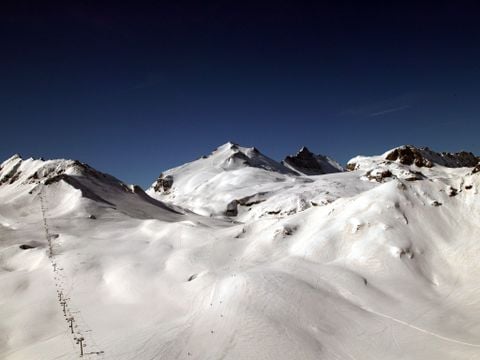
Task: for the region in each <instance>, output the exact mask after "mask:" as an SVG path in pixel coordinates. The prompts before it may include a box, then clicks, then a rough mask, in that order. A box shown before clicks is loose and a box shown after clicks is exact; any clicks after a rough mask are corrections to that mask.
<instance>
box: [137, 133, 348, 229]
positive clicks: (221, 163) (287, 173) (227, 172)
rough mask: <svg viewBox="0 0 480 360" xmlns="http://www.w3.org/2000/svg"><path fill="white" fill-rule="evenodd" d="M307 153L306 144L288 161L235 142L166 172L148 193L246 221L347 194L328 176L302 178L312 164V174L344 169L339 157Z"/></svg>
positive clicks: (198, 210)
mask: <svg viewBox="0 0 480 360" xmlns="http://www.w3.org/2000/svg"><path fill="white" fill-rule="evenodd" d="M307 151H308V150H307V149H306V148H303V149H302V150H301V151H300V152H299V153H298V154H297V155H296V156H293V157H291V156H290V157H287V158H286V161H284V162H283V164H282V163H279V162H276V161H275V160H272V159H270V158H269V157H267V156H265V155H263V154H262V153H261V152H260V151H259V150H257V149H256V148H245V147H242V146H239V145H237V144H234V143H231V142H229V143H226V144H224V145H222V146H220V147H219V148H217V149H216V150H215V151H213V152H212V154H210V155H209V156H205V157H202V158H200V159H198V160H195V161H193V162H190V163H188V164H185V165H182V166H179V167H177V168H174V169H171V170H168V171H165V172H163V173H162V174H161V175H160V177H159V178H158V179H157V181H156V182H155V183H153V184H152V186H151V187H150V188H149V189H148V190H147V193H148V194H149V195H150V196H152V197H153V198H156V199H158V200H161V201H164V202H166V203H168V204H172V205H176V206H180V207H183V208H187V209H190V210H191V211H193V212H196V213H198V214H201V215H205V216H220V215H226V216H233V217H235V218H236V220H246V219H251V218H260V217H264V216H271V215H285V214H293V213H295V212H297V211H302V210H305V209H307V208H309V207H311V206H314V205H317V204H323V203H327V202H330V201H333V200H334V199H336V198H338V197H339V196H340V193H341V194H344V189H343V186H342V189H341V191H340V193H339V192H338V191H337V190H336V188H335V186H333V187H332V186H331V183H332V181H328V185H327V184H325V183H324V182H323V180H325V178H322V179H320V178H318V179H316V178H314V177H306V176H299V175H303V174H304V173H305V172H308V171H307V168H308V167H309V166H310V172H320V171H323V172H324V173H327V172H331V173H333V172H338V171H340V170H341V166H340V165H338V164H337V163H336V162H335V161H334V160H331V159H329V158H326V157H323V156H316V155H313V154H311V153H310V152H308V153H307ZM347 177H348V176H347ZM314 180H318V181H314ZM312 183H314V184H312ZM307 184H308V185H307ZM327 188H328V189H327ZM355 191H356V190H353V192H355ZM349 193H352V192H349Z"/></svg>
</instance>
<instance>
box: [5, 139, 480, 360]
mask: <svg viewBox="0 0 480 360" xmlns="http://www.w3.org/2000/svg"><path fill="white" fill-rule="evenodd" d="M302 156H303V155H302ZM309 158H311V157H310V156H309ZM314 158H315V157H314ZM294 164H297V165H296V166H295V168H293V167H290V168H289V167H287V166H285V165H283V164H281V163H278V162H276V161H274V160H272V159H270V158H268V157H267V156H265V155H262V154H261V153H260V152H259V151H258V150H256V149H254V148H244V147H241V146H239V145H235V144H232V143H228V144H225V145H223V146H221V147H219V148H218V149H217V150H216V151H214V152H213V153H212V154H211V155H209V156H208V157H204V158H201V159H199V160H196V161H193V162H191V163H188V164H185V165H183V166H180V167H177V168H174V169H171V170H168V171H165V172H163V174H162V175H161V176H160V178H159V179H158V180H157V181H156V182H155V183H154V184H153V185H152V187H151V188H150V189H149V190H148V191H147V193H148V194H149V195H151V196H152V197H154V198H155V199H153V198H150V197H149V196H148V195H147V194H145V193H143V192H142V191H141V190H140V189H138V188H136V187H131V186H127V185H125V184H124V183H122V182H121V181H120V180H118V179H116V178H114V177H111V176H109V175H107V174H102V173H101V172H99V171H97V170H94V169H93V168H91V167H89V166H88V165H85V164H82V163H79V162H76V161H71V160H48V161H43V160H33V159H27V160H22V159H21V158H19V157H18V156H15V157H12V158H10V159H9V160H7V161H5V162H4V163H3V164H2V165H1V169H0V184H1V185H0V277H1V284H2V285H1V291H0V303H1V306H0V319H1V321H0V358H2V359H7V360H18V359H74V358H77V357H78V356H79V353H80V352H79V349H80V347H79V346H80V345H79V343H78V341H79V339H80V338H83V340H82V344H83V345H84V346H83V347H82V349H83V351H84V358H91V359H96V358H99V359H115V360H126V359H201V360H204V359H212V360H213V359H232V360H233V359H235V360H237V359H242V360H243V359H279V360H282V359H285V360H287V359H312V360H313V359H315V360H317V359H326V360H333V359H345V360H351V359H355V360H367V359H368V360H370V359H413V360H424V359H439V360H451V359H456V360H457V359H459V360H467V359H468V360H471V359H477V358H480V340H479V339H480V325H479V324H480V287H479V286H478V279H477V277H478V276H477V274H479V273H480V262H478V255H479V254H480V242H479V241H478V238H479V236H480V223H479V222H478V219H479V218H480V201H479V199H480V171H479V170H478V166H479V165H478V158H476V157H475V156H474V155H473V154H469V153H458V154H450V155H447V154H443V153H434V152H432V151H431V150H427V149H420V148H414V147H411V146H406V147H400V148H396V149H392V150H390V151H387V152H386V153H384V154H382V155H379V156H363V157H355V158H354V159H352V160H351V161H350V162H349V163H348V168H349V169H350V171H347V172H336V173H331V174H326V175H305V172H304V171H299V166H298V162H295V161H294ZM301 164H302V163H301ZM303 167H304V168H305V166H303ZM309 167H310V165H307V166H306V168H309ZM339 170H340V169H339ZM299 173H301V174H300V175H299ZM92 215H93V216H92ZM60 294H61V295H60ZM62 301H63V303H62ZM62 304H63V305H62ZM68 319H72V320H68ZM70 324H71V325H72V327H71V328H70V327H69V325H70ZM72 332H73V334H72Z"/></svg>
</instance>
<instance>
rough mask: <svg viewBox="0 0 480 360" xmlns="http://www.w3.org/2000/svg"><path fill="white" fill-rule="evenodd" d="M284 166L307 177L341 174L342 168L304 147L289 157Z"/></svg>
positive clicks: (284, 161)
mask: <svg viewBox="0 0 480 360" xmlns="http://www.w3.org/2000/svg"><path fill="white" fill-rule="evenodd" d="M283 163H284V164H287V165H289V166H290V167H291V168H292V169H294V170H296V171H298V172H299V173H301V174H305V175H322V174H329V173H335V172H341V171H342V169H341V167H340V166H336V165H338V164H336V165H333V164H334V162H333V161H332V160H330V159H328V158H327V157H326V156H323V155H315V154H314V153H312V152H311V151H310V150H308V149H307V148H306V147H302V148H301V149H300V151H299V152H298V153H297V154H296V155H293V156H292V155H290V156H287V157H286V158H285V159H284V160H283Z"/></svg>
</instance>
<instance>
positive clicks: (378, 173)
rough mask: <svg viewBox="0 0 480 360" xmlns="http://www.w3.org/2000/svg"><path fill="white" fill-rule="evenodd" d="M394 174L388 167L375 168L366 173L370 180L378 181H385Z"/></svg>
mask: <svg viewBox="0 0 480 360" xmlns="http://www.w3.org/2000/svg"><path fill="white" fill-rule="evenodd" d="M392 175H393V174H392V172H391V171H390V170H388V169H380V170H378V169H374V170H370V171H368V172H367V173H366V174H365V176H366V177H367V178H368V180H375V181H377V182H383V179H385V178H390V177H392Z"/></svg>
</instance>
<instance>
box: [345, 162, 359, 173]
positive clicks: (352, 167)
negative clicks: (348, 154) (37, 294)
mask: <svg viewBox="0 0 480 360" xmlns="http://www.w3.org/2000/svg"><path fill="white" fill-rule="evenodd" d="M345 169H346V170H347V171H355V170H357V164H356V163H354V162H351V163H348V164H347V166H346V167H345Z"/></svg>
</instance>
